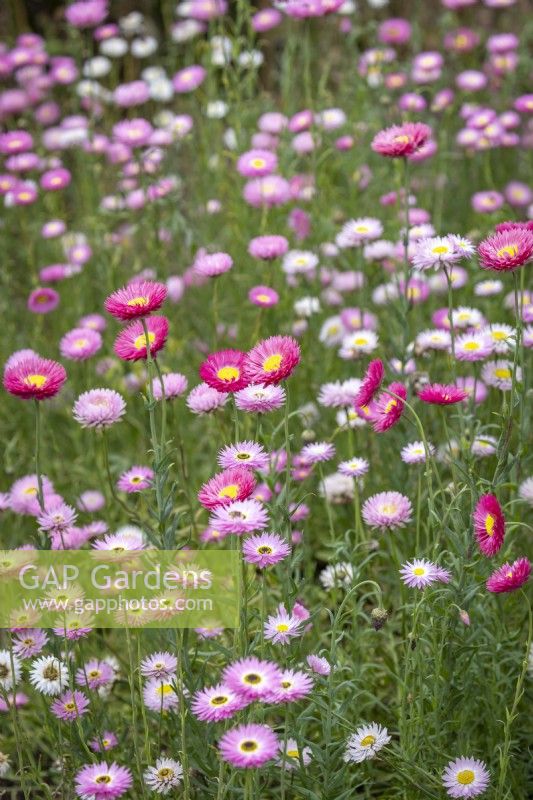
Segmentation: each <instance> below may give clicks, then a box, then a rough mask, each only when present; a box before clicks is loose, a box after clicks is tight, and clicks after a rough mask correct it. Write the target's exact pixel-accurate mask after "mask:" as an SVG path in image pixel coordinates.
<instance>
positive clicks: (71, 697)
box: [50, 691, 89, 722]
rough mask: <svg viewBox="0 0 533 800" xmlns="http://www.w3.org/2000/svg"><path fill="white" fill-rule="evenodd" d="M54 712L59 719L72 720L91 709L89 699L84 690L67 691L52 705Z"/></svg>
mask: <svg viewBox="0 0 533 800" xmlns="http://www.w3.org/2000/svg"><path fill="white" fill-rule="evenodd" d="M50 709H51V711H52V714H53V715H54V716H55V717H57V718H58V719H62V720H66V721H67V722H72V720H75V719H76V718H77V717H81V716H82V715H83V714H86V713H87V711H88V710H89V700H88V699H87V697H86V696H85V695H84V694H83V692H77V691H75V692H70V691H69V692H65V693H64V694H62V695H61V697H58V698H57V700H54V702H53V703H52V705H51V706H50Z"/></svg>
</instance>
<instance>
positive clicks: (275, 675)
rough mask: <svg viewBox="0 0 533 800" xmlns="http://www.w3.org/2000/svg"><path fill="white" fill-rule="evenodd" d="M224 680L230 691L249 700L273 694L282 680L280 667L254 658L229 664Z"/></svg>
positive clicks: (223, 674)
mask: <svg viewBox="0 0 533 800" xmlns="http://www.w3.org/2000/svg"><path fill="white" fill-rule="evenodd" d="M222 678H223V680H224V682H225V683H227V685H228V686H229V688H230V689H233V691H234V692H236V693H237V694H239V695H240V696H242V697H244V698H245V699H247V700H250V701H252V700H260V699H263V698H265V697H266V696H267V695H268V694H269V693H271V692H272V691H273V690H274V689H275V688H276V686H277V685H278V683H279V681H280V680H281V672H280V670H279V668H278V666H277V665H276V664H274V663H272V662H271V661H263V660H260V659H258V658H255V657H253V656H251V657H249V658H243V659H241V660H240V661H235V662H234V663H233V664H229V666H227V667H226V668H225V670H224V672H223V673H222Z"/></svg>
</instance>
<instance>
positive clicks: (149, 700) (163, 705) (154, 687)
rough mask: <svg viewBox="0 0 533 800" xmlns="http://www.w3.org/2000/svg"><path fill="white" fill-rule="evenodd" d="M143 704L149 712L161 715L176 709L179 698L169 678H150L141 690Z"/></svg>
mask: <svg viewBox="0 0 533 800" xmlns="http://www.w3.org/2000/svg"><path fill="white" fill-rule="evenodd" d="M143 700H144V704H145V706H146V707H147V708H149V709H150V711H156V712H157V713H162V712H163V711H171V710H173V709H176V708H178V706H179V703H180V698H179V696H178V694H177V692H176V690H175V687H174V684H173V683H172V682H171V680H170V679H169V678H164V679H161V678H150V679H149V680H148V681H146V684H145V686H144V689H143Z"/></svg>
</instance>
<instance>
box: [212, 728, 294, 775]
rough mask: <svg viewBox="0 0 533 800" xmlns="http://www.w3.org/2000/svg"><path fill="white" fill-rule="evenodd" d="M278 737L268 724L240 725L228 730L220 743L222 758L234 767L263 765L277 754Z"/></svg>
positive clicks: (278, 746)
mask: <svg viewBox="0 0 533 800" xmlns="http://www.w3.org/2000/svg"><path fill="white" fill-rule="evenodd" d="M279 748H280V743H279V740H278V737H277V736H276V734H275V733H274V731H273V730H272V729H271V728H269V727H268V725H255V724H248V725H239V726H238V727H237V728H233V729H232V730H230V731H227V732H226V733H225V734H224V735H223V736H222V738H221V740H220V743H219V751H220V755H221V757H222V759H223V760H224V761H227V762H228V763H229V764H231V765H232V766H233V767H241V768H246V769H247V768H250V767H262V766H263V764H266V763H267V762H268V761H272V759H273V758H274V757H275V756H276V754H277V753H278V751H279Z"/></svg>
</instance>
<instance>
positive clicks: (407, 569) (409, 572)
mask: <svg viewBox="0 0 533 800" xmlns="http://www.w3.org/2000/svg"><path fill="white" fill-rule="evenodd" d="M439 569H440V568H439V567H438V566H437V564H433V562H432V561H427V559H425V558H415V559H413V561H407V563H405V564H403V565H402V568H401V570H400V575H401V576H402V580H403V582H404V583H405V585H406V586H409V587H410V588H415V589H425V588H426V586H431V584H432V583H433V582H434V581H436V580H439V578H438V574H439Z"/></svg>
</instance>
